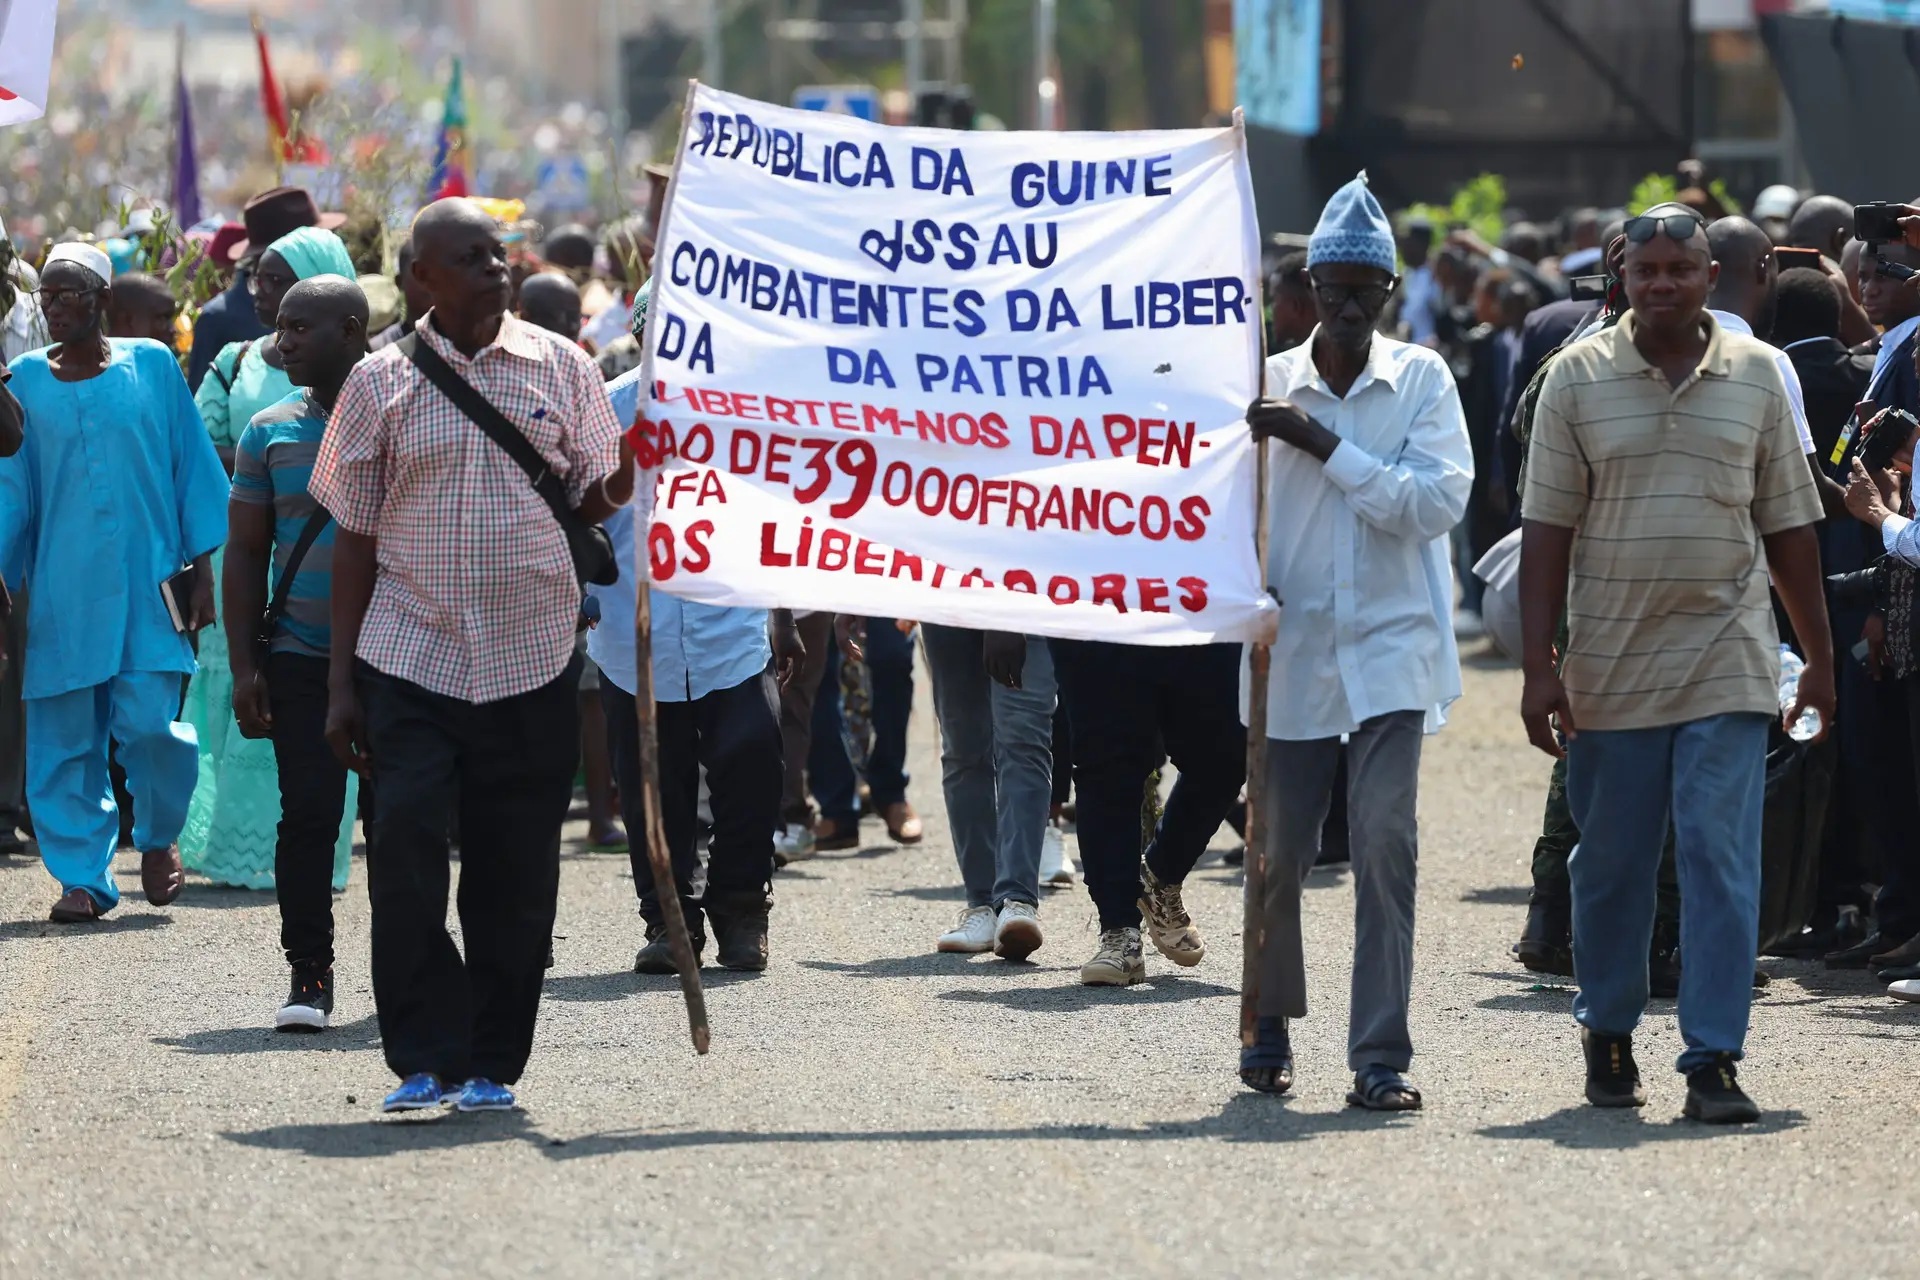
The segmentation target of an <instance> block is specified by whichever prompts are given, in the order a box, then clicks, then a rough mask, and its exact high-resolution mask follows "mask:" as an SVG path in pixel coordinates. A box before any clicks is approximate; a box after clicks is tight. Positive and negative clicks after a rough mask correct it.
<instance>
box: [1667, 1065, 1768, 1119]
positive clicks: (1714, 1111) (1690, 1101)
mask: <svg viewBox="0 0 1920 1280" xmlns="http://www.w3.org/2000/svg"><path fill="white" fill-rule="evenodd" d="M1734 1076H1735V1073H1734V1070H1733V1055H1732V1054H1730V1053H1723V1054H1721V1055H1720V1056H1719V1057H1718V1058H1716V1059H1715V1060H1714V1061H1712V1062H1709V1063H1708V1064H1707V1065H1706V1066H1704V1067H1695V1068H1694V1069H1693V1070H1691V1071H1689V1072H1687V1105H1686V1106H1685V1108H1683V1109H1682V1114H1684V1115H1685V1116H1686V1117H1687V1119H1689V1120H1698V1121H1700V1122H1701V1123H1702V1124H1752V1123H1753V1122H1754V1121H1756V1120H1758V1119H1759V1118H1760V1108H1759V1107H1757V1106H1755V1105H1754V1101H1753V1099H1752V1098H1749V1097H1748V1096H1747V1094H1746V1091H1745V1090H1743V1089H1742V1088H1741V1087H1740V1084H1739V1082H1738V1081H1737V1080H1736V1079H1735V1078H1734Z"/></svg>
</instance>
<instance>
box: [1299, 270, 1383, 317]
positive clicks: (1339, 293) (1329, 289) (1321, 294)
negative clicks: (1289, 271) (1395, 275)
mask: <svg viewBox="0 0 1920 1280" xmlns="http://www.w3.org/2000/svg"><path fill="white" fill-rule="evenodd" d="M1308 278H1309V279H1312V277H1308ZM1392 292H1393V286H1392V285H1390V284H1322V283H1320V281H1318V280H1314V281H1313V296H1314V297H1316V298H1318V299H1319V300H1320V305H1321V306H1323V307H1325V308H1326V309H1327V310H1329V311H1338V310H1340V309H1341V308H1342V307H1344V306H1346V305H1347V300H1348V299H1349V298H1351V299H1352V300H1353V301H1355V302H1358V303H1359V304H1360V306H1361V309H1363V310H1366V311H1377V310H1379V309H1380V308H1381V307H1384V306H1386V305H1387V295H1389V294H1391V293H1392Z"/></svg>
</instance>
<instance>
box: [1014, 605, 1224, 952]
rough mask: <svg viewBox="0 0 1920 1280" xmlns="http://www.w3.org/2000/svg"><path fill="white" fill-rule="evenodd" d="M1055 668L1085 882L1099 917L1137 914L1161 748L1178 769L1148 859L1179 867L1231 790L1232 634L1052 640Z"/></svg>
mask: <svg viewBox="0 0 1920 1280" xmlns="http://www.w3.org/2000/svg"><path fill="white" fill-rule="evenodd" d="M1052 646H1053V666H1054V674H1055V675H1056V677H1058V679H1059V681H1060V699H1061V702H1062V703H1063V704H1064V705H1065V706H1066V708H1067V714H1068V716H1069V717H1070V718H1071V720H1072V722H1073V787H1074V793H1075V795H1076V796H1077V797H1078V799H1079V809H1078V811H1077V814H1076V823H1077V826H1078V830H1079V836H1080V860H1081V863H1082V865H1083V867H1084V870H1085V873H1086V877H1087V892H1088V893H1090V894H1091V895H1092V896H1093V903H1094V906H1095V907H1097V908H1098V909H1099V911H1100V927H1101V928H1102V929H1117V928H1126V927H1135V928H1137V927H1138V926H1139V924H1140V907H1139V898H1140V801H1141V795H1142V789H1143V788H1144V787H1145V785H1146V781H1147V774H1148V773H1149V772H1151V771H1152V770H1153V768H1154V766H1155V765H1157V764H1158V763H1159V762H1160V752H1161V749H1162V747H1164V748H1165V751H1166V754H1167V756H1168V757H1170V758H1171V759H1172V761H1173V764H1174V767H1175V768H1177V769H1179V771H1180V778H1179V781H1177V782H1176V783H1174V786H1173V794H1172V795H1170V796H1169V797H1168V798H1167V807H1166V809H1165V811H1164V812H1162V813H1161V815H1160V825H1159V827H1158V829H1157V830H1155V832H1154V835H1153V841H1152V843H1151V844H1150V845H1149V846H1148V847H1147V853H1146V859H1147V866H1148V867H1150V868H1151V869H1152V870H1153V874H1154V875H1155V876H1157V877H1159V878H1160V879H1161V880H1163V881H1166V882H1169V883H1178V882H1180V881H1182V880H1185V879H1186V878H1187V873H1188V872H1189V871H1191V870H1193V864H1194V863H1196V862H1198V861H1199V860H1200V855H1201V854H1203V853H1205V852H1206V851H1207V842H1208V841H1209V840H1211V839H1212V838H1213V833H1214V832H1215V831H1216V830H1218V829H1219V827H1220V823H1221V822H1222V821H1223V820H1225V818H1226V816H1227V810H1228V809H1230V808H1232V807H1233V802H1234V801H1235V800H1237V799H1238V798H1239V796H1240V784H1241V783H1243V782H1245V781H1246V777H1247V731H1246V729H1245V728H1244V727H1242V726H1241V724H1240V646H1239V645H1237V644H1208V645H1192V646H1182V647H1179V648H1148V647H1145V646H1140V645H1120V644H1105V643H1101V642H1098V641H1088V640H1054V641H1053V642H1052Z"/></svg>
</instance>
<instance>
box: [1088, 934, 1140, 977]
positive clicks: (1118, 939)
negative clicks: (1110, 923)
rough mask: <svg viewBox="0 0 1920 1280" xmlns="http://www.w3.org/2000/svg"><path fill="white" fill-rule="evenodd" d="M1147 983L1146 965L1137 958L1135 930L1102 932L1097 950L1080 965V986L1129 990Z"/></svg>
mask: <svg viewBox="0 0 1920 1280" xmlns="http://www.w3.org/2000/svg"><path fill="white" fill-rule="evenodd" d="M1146 980H1147V962H1146V961H1145V960H1143V959H1142V958H1141V956H1140V931H1139V930H1138V929H1104V930H1102V931H1101V933H1100V949H1099V950H1098V951H1096V952H1094V953H1093V959H1091V960H1089V961H1087V962H1086V963H1085V964H1083V965H1081V966H1080V985H1082V986H1085V987H1130V986H1132V985H1133V984H1134V983H1136V982H1145V981H1146Z"/></svg>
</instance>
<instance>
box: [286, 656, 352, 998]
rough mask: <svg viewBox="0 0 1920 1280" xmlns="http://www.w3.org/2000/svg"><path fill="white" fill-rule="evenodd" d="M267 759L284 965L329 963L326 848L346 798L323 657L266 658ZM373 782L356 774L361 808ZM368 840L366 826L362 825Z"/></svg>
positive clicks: (329, 858) (329, 856)
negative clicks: (276, 785) (329, 732)
mask: <svg viewBox="0 0 1920 1280" xmlns="http://www.w3.org/2000/svg"><path fill="white" fill-rule="evenodd" d="M267 698H268V701H269V702H270V704H271V706H272V710H273V759H274V763H275V764H276V765H278V766H279V770H280V832H279V839H278V841H277V842H276V843H275V844H274V850H273V882H274V889H275V892H276V893H278V895H279V897H280V945H281V947H282V948H284V949H285V950H286V953H287V963H288V964H312V965H319V966H323V967H329V966H331V965H332V964H333V846H334V842H335V841H336V840H338V839H339V838H340V822H341V818H342V816H343V814H342V811H343V810H344V809H345V807H346V803H347V767H346V766H345V765H343V764H341V763H340V761H339V760H338V759H337V758H336V757H335V756H334V754H333V748H332V747H330V746H328V745H327V739H326V729H327V660H326V659H325V658H316V657H313V656H312V655H310V654H304V653H276V654H272V655H270V656H269V657H268V658H267ZM371 787H372V783H371V782H369V781H366V780H363V785H362V788H361V790H362V793H363V795H365V797H366V799H365V801H364V804H365V806H366V809H367V812H369V813H370V812H372V796H371V794H370V789H371ZM367 844H368V845H369V847H371V845H372V844H373V826H372V824H371V823H369V824H368V826H367Z"/></svg>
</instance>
